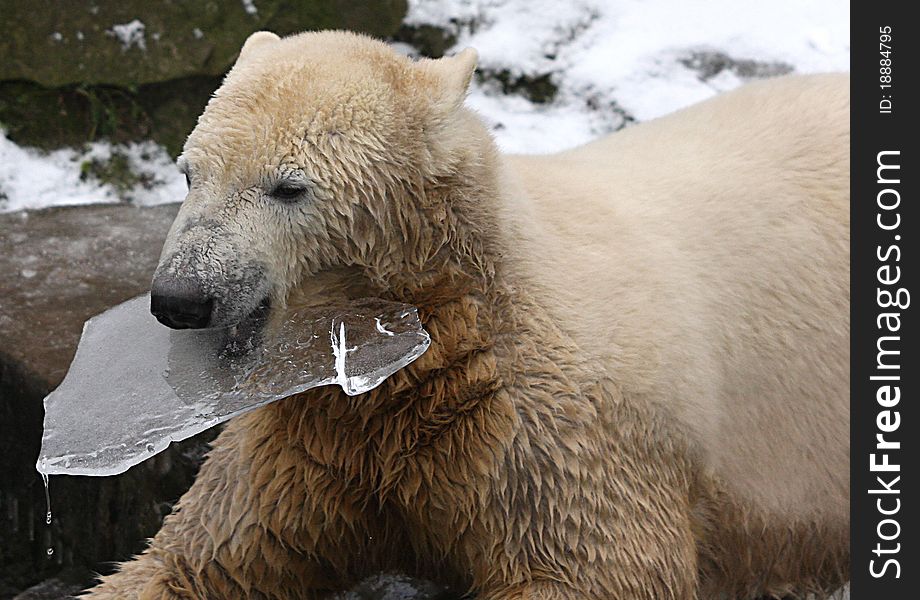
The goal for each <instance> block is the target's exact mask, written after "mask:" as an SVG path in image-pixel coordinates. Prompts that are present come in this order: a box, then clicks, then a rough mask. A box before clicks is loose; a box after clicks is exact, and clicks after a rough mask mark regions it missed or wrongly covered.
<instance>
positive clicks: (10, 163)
mask: <svg viewBox="0 0 920 600" xmlns="http://www.w3.org/2000/svg"><path fill="white" fill-rule="evenodd" d="M115 152H118V153H121V154H124V155H125V156H126V157H127V159H128V163H129V165H130V167H131V170H132V172H134V173H135V174H137V175H139V176H140V177H139V178H140V179H142V180H144V181H145V182H146V183H145V184H143V185H141V184H138V185H136V186H135V187H134V189H132V190H130V191H129V192H128V193H127V194H126V195H127V196H128V197H130V198H131V202H132V203H133V204H137V205H144V206H146V205H152V204H164V203H167V202H178V201H180V200H182V199H183V198H185V194H186V187H185V176H184V175H182V173H180V172H179V169H177V168H176V165H175V164H174V163H173V161H172V159H171V158H170V157H169V154H168V153H167V152H166V150H165V149H164V148H163V147H161V146H158V145H157V144H155V143H153V142H142V143H134V144H124V145H113V144H109V143H107V142H95V143H92V144H88V145H87V147H86V149H84V150H74V149H70V148H64V149H60V150H54V151H52V152H42V151H40V150H36V149H34V148H23V147H21V146H18V145H16V144H14V143H13V142H11V141H10V140H9V139H8V138H7V137H6V135H5V133H4V132H3V131H0V212H9V211H15V210H25V209H39V208H46V207H49V206H63V205H72V204H95V203H112V202H119V201H121V200H122V199H123V197H124V195H123V194H120V193H119V192H118V191H117V190H115V189H114V188H113V187H112V186H110V185H107V184H102V183H99V182H98V181H95V180H93V179H92V178H87V177H82V178H81V171H82V167H83V165H85V164H87V163H88V162H90V161H93V160H107V159H109V158H111V157H112V155H113V153H115Z"/></svg>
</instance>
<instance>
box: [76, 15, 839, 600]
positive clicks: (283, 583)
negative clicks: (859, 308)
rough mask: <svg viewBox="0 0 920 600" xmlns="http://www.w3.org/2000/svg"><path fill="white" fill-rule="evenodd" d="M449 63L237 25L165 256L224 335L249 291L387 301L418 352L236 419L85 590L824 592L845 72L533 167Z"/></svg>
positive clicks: (539, 594)
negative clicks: (415, 329)
mask: <svg viewBox="0 0 920 600" xmlns="http://www.w3.org/2000/svg"><path fill="white" fill-rule="evenodd" d="M474 68H475V53H474V52H472V51H467V52H464V53H461V54H460V55H458V56H456V57H453V58H447V59H441V60H437V61H424V60H423V61H416V62H413V61H412V60H410V59H408V58H404V57H401V56H397V55H396V54H395V53H393V52H392V51H391V50H390V49H388V48H387V47H386V46H385V45H384V44H382V43H379V42H376V41H373V40H371V39H368V38H365V37H361V36H357V35H353V34H348V33H333V32H324V33H307V34H302V35H299V36H295V37H291V38H286V39H283V40H279V39H278V38H277V37H276V36H274V35H272V34H267V33H259V34H256V35H254V36H253V37H252V38H250V40H249V41H248V42H247V44H246V46H245V47H244V48H243V51H242V53H241V58H240V60H239V61H238V63H237V65H236V66H235V67H234V69H233V70H232V72H231V73H230V74H229V76H228V77H227V79H226V81H225V83H224V85H223V86H222V87H221V89H220V90H218V92H217V93H216V95H215V97H214V99H213V100H212V101H211V103H210V104H209V105H208V108H207V109H206V111H205V112H204V114H203V115H202V117H201V119H200V120H199V124H198V127H197V128H196V129H195V131H194V132H193V133H192V134H191V136H190V137H189V140H188V142H187V144H186V148H185V151H184V153H183V156H182V158H181V160H180V164H181V165H182V166H183V168H185V169H186V170H187V171H188V172H189V175H190V182H191V184H190V185H191V186H190V191H189V195H188V198H187V199H186V201H185V204H184V205H183V207H182V210H181V212H180V214H179V216H178V218H177V220H176V224H175V226H174V227H173V230H172V231H171V233H170V237H169V240H168V242H167V244H166V247H165V249H164V254H163V259H162V262H161V270H162V271H163V272H168V273H169V275H170V276H171V277H190V278H196V281H198V282H199V283H201V285H207V286H208V289H211V290H214V292H213V293H214V294H216V296H215V297H216V298H217V300H216V304H215V307H216V308H215V313H214V314H215V315H224V316H223V317H220V318H226V319H231V318H233V315H242V314H245V313H247V312H249V311H250V310H252V309H253V308H255V307H256V306H257V305H258V303H259V302H260V301H261V300H263V296H266V295H267V297H269V298H270V299H271V300H272V302H273V306H279V305H281V304H282V303H284V302H288V303H292V302H319V301H328V300H335V299H337V298H338V299H341V298H342V297H358V296H364V295H377V296H383V297H387V298H392V299H397V300H401V301H404V302H410V303H413V304H415V305H417V306H418V307H419V309H420V314H421V317H422V319H423V321H424V324H425V326H426V328H427V329H428V331H429V332H430V333H431V335H432V339H433V343H432V346H431V349H430V350H429V351H428V352H427V353H426V354H425V355H424V356H422V357H421V358H420V359H419V360H418V361H417V362H415V363H413V364H412V365H410V366H409V367H408V368H406V369H404V370H402V371H400V372H399V373H397V374H396V375H394V376H393V377H392V378H390V379H389V380H387V381H386V382H385V383H384V384H383V385H382V386H381V387H380V388H378V389H376V390H374V391H372V392H370V393H367V394H363V395H360V396H357V397H354V398H349V397H346V396H345V395H344V394H343V393H342V392H341V391H340V390H338V389H337V388H322V389H319V390H312V391H310V392H308V393H305V394H302V395H300V396H295V397H292V398H289V399H286V400H284V401H281V402H277V403H275V404H272V405H269V406H267V407H264V408H262V409H260V410H257V411H254V412H252V413H249V414H248V415H246V416H243V417H240V418H237V419H235V420H233V421H231V422H230V423H229V425H228V426H227V428H226V430H225V431H224V432H223V433H222V434H221V435H220V437H219V438H218V439H217V441H216V442H215V443H214V449H213V451H212V453H211V455H210V457H209V459H208V460H207V462H206V463H205V465H204V466H203V467H202V470H201V473H200V474H199V476H198V478H197V480H196V482H195V484H194V485H193V486H192V488H191V489H190V490H189V492H188V493H187V494H185V496H183V498H182V499H181V501H180V502H179V504H178V506H177V508H176V510H175V512H174V513H173V514H172V515H171V516H169V517H168V518H167V519H166V522H165V523H164V525H163V528H162V530H161V531H160V532H159V533H158V534H157V536H156V537H155V538H154V539H153V541H152V543H151V546H150V548H149V549H148V550H146V551H145V552H144V553H143V554H142V555H140V556H139V557H137V558H136V559H135V560H133V561H130V562H127V563H125V564H123V565H121V567H120V569H119V571H118V572H116V573H115V574H113V575H110V576H107V577H105V578H103V580H102V582H101V583H100V585H99V586H98V587H96V588H95V589H94V590H93V591H92V592H91V596H92V597H94V598H144V599H152V598H278V599H282V598H283V599H288V598H323V597H327V596H328V595H330V594H332V593H335V592H336V591H340V590H343V589H347V588H348V587H349V586H350V585H352V584H353V583H354V582H356V581H358V580H360V579H361V578H363V577H365V576H367V575H369V574H372V573H376V572H380V571H400V572H405V573H409V574H412V575H416V576H420V577H425V578H430V579H433V580H436V581H440V582H444V583H447V584H450V585H453V586H455V588H456V589H457V590H460V591H467V590H469V591H472V592H474V593H475V594H476V597H478V598H481V599H483V600H498V599H501V600H510V599H525V598H526V599H534V600H536V599H541V600H542V599H546V600H549V599H554V598H611V599H622V600H639V599H643V600H666V599H669V598H675V599H676V598H681V599H692V598H700V599H707V600H708V599H710V598H754V597H757V596H760V595H770V594H775V595H778V596H781V595H784V594H796V595H797V594H805V593H810V592H817V593H819V594H822V593H825V592H828V591H831V590H833V589H835V588H837V587H838V586H840V585H841V584H842V583H843V582H845V581H846V580H847V578H848V566H847V563H848V560H849V550H848V528H849V520H848V509H847V503H848V493H849V479H848V472H849V462H848V424H849V412H848V400H847V398H848V388H849V379H848V361H849V355H848V348H849V341H848V325H849V323H848V313H849V300H848V298H849V287H848V286H849V284H848V279H849V267H848V260H849V253H848V240H849V234H848V225H849V211H848V202H849V200H848V188H849V175H848V151H849V134H848V120H849V98H848V78H847V77H846V76H842V75H827V76H810V77H787V78H782V79H777V80H773V81H768V82H762V83H756V84H752V85H748V86H746V87H744V88H742V89H740V90H738V91H735V92H731V93H728V94H725V95H722V96H719V97H717V98H715V99H714V100H711V101H708V102H705V103H703V104H700V105H697V106H694V107H691V108H689V109H686V110H683V111H680V112H678V113H675V114H673V115H671V116H668V117H665V118H662V119H658V120H655V121H651V122H648V123H644V124H642V125H638V126H635V127H630V128H628V129H626V130H624V131H621V132H618V133H616V134H614V135H611V136H609V137H606V138H604V139H601V140H599V141H596V142H593V143H591V144H588V145H586V146H582V147H580V148H577V149H575V150H571V151H568V152H564V153H561V154H555V155H551V156H540V157H531V156H503V155H501V154H499V153H498V152H497V150H496V149H495V147H494V145H493V142H492V140H491V139H490V136H489V134H488V132H487V131H486V130H485V128H484V127H483V125H482V124H481V122H480V121H479V119H478V118H477V117H476V116H475V115H474V114H472V113H471V112H469V111H467V110H466V109H464V108H463V107H462V103H463V97H464V95H465V93H466V87H467V85H468V83H469V79H470V77H471V75H472V71H473V69H474ZM279 182H282V183H283V182H288V184H287V185H292V184H291V183H290V182H293V184H296V185H300V186H303V190H304V192H303V194H302V195H301V196H299V197H297V198H293V199H292V198H281V197H279V192H277V189H278V188H277V186H278V185H279ZM183 265H184V266H183ZM243 274H245V276H244V275H243ZM202 282H203V283H202ZM221 311H222V312H221ZM214 318H215V319H217V318H218V316H215V317H214Z"/></svg>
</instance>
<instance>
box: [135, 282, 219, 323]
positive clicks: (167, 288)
mask: <svg viewBox="0 0 920 600" xmlns="http://www.w3.org/2000/svg"><path fill="white" fill-rule="evenodd" d="M213 309H214V298H210V297H208V296H207V295H206V294H205V293H204V292H203V291H202V290H201V288H200V287H198V286H197V285H195V284H194V283H193V282H190V281H185V280H181V279H174V278H171V277H158V278H157V279H156V280H155V281H154V282H153V287H152V288H151V290H150V312H151V313H153V316H154V317H156V318H157V321H159V322H160V323H162V324H163V325H166V326H167V327H172V328H173V329H201V328H202V327H207V326H208V322H209V321H210V320H211V312H212V310H213Z"/></svg>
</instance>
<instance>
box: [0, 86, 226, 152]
mask: <svg viewBox="0 0 920 600" xmlns="http://www.w3.org/2000/svg"><path fill="white" fill-rule="evenodd" d="M219 85H220V78H218V77H188V78H184V79H178V80H174V81H168V82H164V83H156V84H150V85H144V86H140V87H138V88H137V89H136V90H135V91H132V90H127V89H122V88H117V87H112V86H89V85H79V86H64V87H60V88H51V89H49V88H44V87H42V86H39V85H37V84H34V83H31V82H26V81H7V82H0V122H2V123H3V124H4V126H5V127H6V129H7V134H8V136H9V137H10V139H12V140H13V141H15V142H16V143H18V144H21V145H26V146H34V147H38V148H42V149H53V148H59V147H61V146H80V145H82V144H84V143H85V142H91V141H95V140H100V139H105V140H109V141H112V142H128V141H135V140H141V139H151V140H154V141H156V142H158V143H160V144H162V145H163V146H165V147H166V149H167V150H168V151H169V152H170V154H172V155H173V156H176V155H178V154H179V152H181V150H182V144H183V143H184V142H185V138H186V136H188V134H189V132H190V131H191V130H192V129H193V128H194V126H195V123H196V120H197V118H198V115H199V114H201V111H202V110H204V107H205V105H206V104H207V102H208V99H209V98H210V96H211V93H212V92H213V91H214V90H215V89H216V88H217V87H218V86H219Z"/></svg>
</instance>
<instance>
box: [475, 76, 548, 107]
mask: <svg viewBox="0 0 920 600" xmlns="http://www.w3.org/2000/svg"><path fill="white" fill-rule="evenodd" d="M476 77H477V79H478V80H479V81H480V82H489V81H494V82H496V83H497V84H498V85H499V86H501V90H502V93H504V94H520V95H523V96H525V97H526V98H527V99H528V100H530V101H531V102H534V103H536V104H545V103H547V102H552V100H553V98H555V97H556V93H557V92H558V91H559V86H557V85H556V84H555V83H554V82H553V76H552V75H551V74H549V73H547V74H545V75H537V76H533V75H513V74H512V73H511V72H510V71H508V70H501V71H488V70H480V71H477V72H476Z"/></svg>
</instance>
